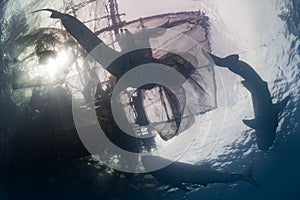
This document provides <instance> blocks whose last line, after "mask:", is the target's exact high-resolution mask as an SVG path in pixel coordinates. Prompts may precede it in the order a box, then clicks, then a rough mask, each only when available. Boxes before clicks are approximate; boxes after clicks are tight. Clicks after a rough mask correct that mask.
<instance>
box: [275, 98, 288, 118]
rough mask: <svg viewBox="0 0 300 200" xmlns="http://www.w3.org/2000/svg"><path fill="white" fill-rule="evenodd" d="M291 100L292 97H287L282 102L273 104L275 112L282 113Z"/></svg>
mask: <svg viewBox="0 0 300 200" xmlns="http://www.w3.org/2000/svg"><path fill="white" fill-rule="evenodd" d="M289 99H290V96H287V97H285V98H284V99H283V100H282V101H280V102H278V103H276V104H273V108H274V112H275V113H276V114H278V113H280V112H281V111H282V110H283V108H284V107H285V106H286V104H287V102H288V101H289Z"/></svg>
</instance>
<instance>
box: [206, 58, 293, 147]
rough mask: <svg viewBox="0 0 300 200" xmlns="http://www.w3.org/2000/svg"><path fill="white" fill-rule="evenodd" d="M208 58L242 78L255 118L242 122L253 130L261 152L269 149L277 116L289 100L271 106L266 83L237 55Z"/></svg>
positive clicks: (272, 140)
mask: <svg viewBox="0 0 300 200" xmlns="http://www.w3.org/2000/svg"><path fill="white" fill-rule="evenodd" d="M210 56H211V58H212V59H213V61H214V62H215V64H216V65H217V66H220V67H227V68H228V69H229V70H230V71H232V72H233V73H235V74H237V75H239V76H241V77H242V78H244V81H242V84H243V85H244V86H245V87H246V88H247V89H248V90H249V92H250V93H251V96H252V102H253V109H254V116H255V118H254V119H252V120H243V122H244V124H246V125H247V126H249V127H251V128H253V129H255V132H256V136H257V144H258V147H259V148H260V149H261V150H267V149H269V148H270V147H271V146H272V145H273V142H274V139H275V137H276V129H277V126H278V114H279V112H280V111H281V110H282V108H283V107H284V106H285V105H286V103H287V101H288V99H289V98H288V97H286V98H285V99H284V100H283V101H281V102H279V103H277V104H273V103H272V97H271V94H270V91H269V89H268V83H267V82H266V81H264V80H263V79H262V78H261V77H260V76H259V75H258V74H257V72H256V71H255V70H254V69H253V68H252V67H251V66H250V65H248V64H247V63H246V62H243V61H240V60H238V59H239V56H238V55H230V56H228V57H226V58H220V57H217V56H215V55H212V54H210Z"/></svg>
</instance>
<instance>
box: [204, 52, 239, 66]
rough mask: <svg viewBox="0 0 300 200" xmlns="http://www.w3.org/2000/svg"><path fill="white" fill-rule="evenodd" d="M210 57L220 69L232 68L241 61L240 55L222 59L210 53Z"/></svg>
mask: <svg viewBox="0 0 300 200" xmlns="http://www.w3.org/2000/svg"><path fill="white" fill-rule="evenodd" d="M208 55H209V56H210V57H211V58H212V60H213V61H214V63H215V64H216V65H218V66H220V67H230V66H232V65H234V64H235V63H237V62H238V61H239V55H237V54H233V55H229V56H227V57H225V58H220V57H218V56H215V55H213V54H211V53H208Z"/></svg>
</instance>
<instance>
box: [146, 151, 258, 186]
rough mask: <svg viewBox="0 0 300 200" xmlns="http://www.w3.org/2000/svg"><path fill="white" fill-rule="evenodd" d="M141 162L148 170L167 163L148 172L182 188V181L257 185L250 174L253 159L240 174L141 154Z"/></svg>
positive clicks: (162, 180)
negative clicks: (237, 182)
mask: <svg viewBox="0 0 300 200" xmlns="http://www.w3.org/2000/svg"><path fill="white" fill-rule="evenodd" d="M142 163H143V166H144V168H145V169H146V170H149V171H150V170H151V169H154V168H159V166H160V165H163V166H165V165H167V166H166V167H164V168H161V169H158V170H156V171H152V172H150V174H152V175H153V176H154V177H156V178H157V179H158V180H160V181H161V182H165V183H167V184H171V185H173V186H175V187H178V188H180V189H183V190H185V187H184V186H183V183H187V184H197V185H202V186H207V185H208V184H213V183H232V182H236V181H246V182H248V183H251V184H253V185H255V186H258V184H257V182H256V181H255V180H254V178H253V176H252V167H253V161H251V162H250V164H249V165H248V166H247V168H246V169H245V170H244V172H243V173H241V174H237V173H225V172H221V171H217V170H214V169H211V168H210V167H209V166H201V165H200V166H197V165H192V164H188V163H182V162H171V161H170V160H168V159H165V158H162V157H158V156H150V155H146V156H142ZM170 163H171V164H170ZM168 164H169V165H168Z"/></svg>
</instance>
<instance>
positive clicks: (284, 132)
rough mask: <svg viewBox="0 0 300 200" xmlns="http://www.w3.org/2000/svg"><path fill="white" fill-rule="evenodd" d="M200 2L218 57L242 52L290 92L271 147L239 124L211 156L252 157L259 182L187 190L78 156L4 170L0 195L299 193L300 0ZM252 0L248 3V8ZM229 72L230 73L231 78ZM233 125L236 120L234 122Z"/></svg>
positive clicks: (277, 197) (278, 90)
mask: <svg viewBox="0 0 300 200" xmlns="http://www.w3.org/2000/svg"><path fill="white" fill-rule="evenodd" d="M194 2H195V1H194ZM196 2H199V6H201V8H202V9H204V10H205V11H206V14H207V15H208V16H209V17H210V21H211V26H212V30H211V41H212V51H213V52H214V53H215V54H218V55H220V56H225V55H228V54H231V53H238V54H240V56H241V59H242V60H245V61H247V62H249V63H250V64H251V65H253V67H254V68H255V69H256V70H257V72H258V73H259V74H260V75H261V76H262V77H263V79H265V80H267V81H268V83H269V88H270V91H271V94H272V95H273V96H274V99H275V100H281V99H283V97H285V96H287V95H289V96H290V97H291V99H290V101H289V102H288V104H287V107H286V108H285V109H284V110H283V112H282V114H281V120H280V123H279V128H278V135H277V138H276V140H275V143H274V145H273V147H272V148H271V149H270V150H268V151H259V150H257V147H256V145H255V137H254V136H251V135H250V136H249V135H247V134H251V131H249V130H247V129H246V128H245V127H243V128H244V129H245V130H244V131H243V132H242V133H240V132H239V133H234V131H235V129H237V130H239V129H240V127H231V128H230V127H227V129H228V130H229V132H228V131H227V132H226V127H225V128H224V129H225V130H224V133H223V137H224V136H229V135H230V134H231V133H230V132H232V135H233V136H232V137H233V138H230V139H229V138H225V139H224V140H223V141H224V142H225V143H226V142H228V146H227V148H225V149H221V150H220V151H221V153H220V152H218V149H215V152H216V153H215V154H216V155H215V156H211V157H209V158H208V159H211V160H213V161H215V162H216V163H217V167H222V166H223V167H224V166H225V168H226V167H227V168H226V170H233V171H235V172H239V171H240V170H241V169H242V168H243V167H244V165H245V163H246V162H247V161H248V160H249V158H250V157H251V156H253V157H254V160H255V163H254V169H253V171H254V177H255V179H256V180H257V181H258V183H259V185H260V187H259V188H256V187H254V186H252V185H249V184H247V183H244V182H238V183H234V184H212V185H209V186H207V187H201V186H199V187H196V188H195V189H193V190H191V191H190V192H186V191H182V190H179V189H176V188H174V187H172V186H169V185H166V184H161V183H157V182H156V181H155V180H153V179H152V178H148V177H144V176H142V175H137V176H130V177H122V176H121V177H122V178H121V179H116V178H115V177H114V176H117V174H115V173H112V174H113V175H112V176H109V175H107V174H108V173H107V172H105V170H104V169H102V168H101V167H100V166H99V165H98V164H94V163H93V162H91V163H89V162H87V161H74V162H70V163H67V164H62V165H61V166H55V167H54V168H51V169H40V168H37V169H33V171H35V173H32V172H28V174H27V173H26V172H24V171H22V169H19V171H14V172H13V173H12V174H9V175H7V174H3V173H0V174H1V175H0V199H4V200H5V199H191V200H194V199H195V200H196V199H203V200H210V199H211V200H223V199H224V200H225V199H230V200H233V199H234V200H235V199H245V200H246V199H251V200H252V199H264V200H265V199H273V200H281V199H300V190H299V180H300V172H299V169H300V153H299V152H300V145H299V143H300V134H299V133H300V126H299V122H300V103H299V96H300V88H299V80H300V73H299V72H300V13H299V10H300V1H299V0H290V1H283V0H277V1H271V0H269V1H264V2H262V1H259V0H255V1H254V0H253V1H252V0H249V1H247V0H245V1H244V3H245V4H241V3H238V2H240V1H235V0H228V1H222V2H221V1H217V0H215V1H201V0H199V1H196ZM0 5H1V4H0ZM270 5H272V6H270ZM1 6H2V5H1ZM247 6H248V7H249V9H245V10H242V8H243V7H247ZM253 11H255V12H253ZM228 13H230V14H228ZM234 16H236V17H234ZM237 16H239V17H237ZM245 20H246V21H247V20H248V21H247V23H248V24H247V23H244V21H245ZM264 21H266V23H264ZM217 72H220V73H224V74H227V75H226V76H227V79H230V78H233V79H237V80H238V81H239V79H238V78H236V77H235V76H233V75H230V74H228V73H227V72H225V71H222V70H221V71H218V69H217ZM227 79H226V78H224V80H225V84H226V80H227ZM238 81H236V82H234V83H233V84H232V88H231V86H228V90H230V91H232V92H237V91H239V92H245V91H244V90H237V89H236V87H237V88H239V84H238ZM229 100H230V101H231V103H232V102H233V101H235V100H237V101H238V100H239V98H237V97H236V96H234V97H232V98H229ZM228 104H230V102H229V103H228ZM232 104H234V105H240V104H238V103H232ZM242 105H243V104H242ZM250 105H251V104H250ZM244 109H245V108H240V107H239V106H232V111H234V112H235V115H236V116H237V118H238V119H240V120H241V119H242V118H244V117H245V115H246V116H249V117H251V109H250V108H249V110H250V111H247V112H245V113H243V112H244ZM242 111H243V112H242ZM241 113H242V114H241ZM230 119H235V118H229V119H228V122H227V123H230ZM231 124H232V125H233V126H235V123H234V122H233V121H232V122H231ZM239 134H240V135H239ZM234 137H240V139H236V138H234ZM229 141H233V142H235V143H234V144H235V145H231V144H230V142H229ZM242 141H245V143H243V142H242ZM197 152H198V150H197V149H194V150H191V151H190V152H188V153H187V155H186V158H183V159H184V160H186V161H190V162H191V158H190V157H191V155H193V154H195V153H197ZM196 157H197V156H196ZM32 174H34V175H32ZM174 176H176V175H174Z"/></svg>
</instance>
